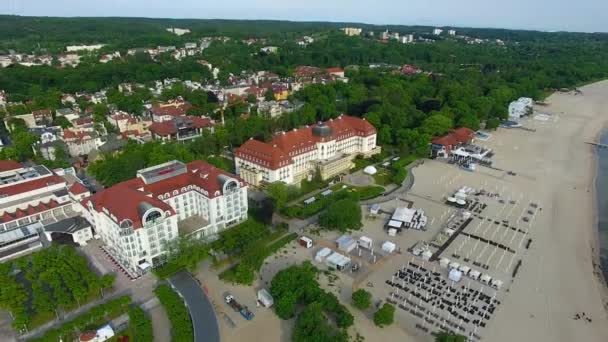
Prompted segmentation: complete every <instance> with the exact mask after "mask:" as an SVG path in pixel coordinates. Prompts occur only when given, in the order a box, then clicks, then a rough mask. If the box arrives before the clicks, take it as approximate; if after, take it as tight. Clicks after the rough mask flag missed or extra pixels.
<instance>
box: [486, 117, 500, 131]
mask: <svg viewBox="0 0 608 342" xmlns="http://www.w3.org/2000/svg"><path fill="white" fill-rule="evenodd" d="M499 125H500V120H499V119H498V118H489V119H488V120H487V121H486V129H489V130H495V129H497V128H498V126H499Z"/></svg>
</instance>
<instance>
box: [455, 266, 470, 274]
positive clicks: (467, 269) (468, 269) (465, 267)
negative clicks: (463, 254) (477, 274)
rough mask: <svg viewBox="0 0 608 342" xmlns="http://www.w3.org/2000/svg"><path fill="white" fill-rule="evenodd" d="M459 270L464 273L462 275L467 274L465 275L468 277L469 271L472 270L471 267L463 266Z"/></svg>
mask: <svg viewBox="0 0 608 342" xmlns="http://www.w3.org/2000/svg"><path fill="white" fill-rule="evenodd" d="M458 270H459V271H460V272H462V274H465V275H466V274H467V273H469V271H470V270H471V268H470V267H469V266H465V265H462V266H460V267H459V268H458Z"/></svg>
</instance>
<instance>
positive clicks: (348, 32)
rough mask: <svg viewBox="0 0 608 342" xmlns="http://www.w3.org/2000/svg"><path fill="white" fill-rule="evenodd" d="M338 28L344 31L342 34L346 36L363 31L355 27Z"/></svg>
mask: <svg viewBox="0 0 608 342" xmlns="http://www.w3.org/2000/svg"><path fill="white" fill-rule="evenodd" d="M340 30H342V32H344V34H345V35H347V36H360V35H361V32H362V31H363V30H362V29H360V28H356V27H343V28H341V29H340Z"/></svg>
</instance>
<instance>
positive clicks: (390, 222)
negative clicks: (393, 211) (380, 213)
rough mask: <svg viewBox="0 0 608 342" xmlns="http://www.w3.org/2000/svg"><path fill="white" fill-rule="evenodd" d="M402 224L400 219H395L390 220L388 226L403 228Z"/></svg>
mask: <svg viewBox="0 0 608 342" xmlns="http://www.w3.org/2000/svg"><path fill="white" fill-rule="evenodd" d="M402 225H403V222H400V221H395V220H390V221H388V226H389V227H393V228H401V226H402Z"/></svg>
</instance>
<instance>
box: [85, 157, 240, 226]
mask: <svg viewBox="0 0 608 342" xmlns="http://www.w3.org/2000/svg"><path fill="white" fill-rule="evenodd" d="M219 175H226V176H229V177H231V178H234V179H236V180H237V181H239V182H240V183H241V184H242V185H244V184H245V182H244V181H243V180H242V179H241V178H239V177H238V176H235V175H232V174H229V173H227V172H225V171H223V170H220V169H218V168H216V167H214V166H212V165H210V164H208V163H206V162H203V161H200V160H197V161H193V162H191V163H189V164H187V172H186V173H183V174H180V175H177V176H175V177H171V178H168V179H165V180H161V181H158V182H155V183H151V184H145V183H144V181H143V180H142V179H141V178H134V179H130V180H128V181H124V182H122V183H118V184H116V185H114V186H112V187H110V188H108V189H106V190H103V191H101V192H98V193H97V194H95V195H93V196H91V197H89V198H87V199H85V200H84V201H82V203H83V205H85V206H86V205H87V203H88V202H91V203H92V204H93V207H94V208H95V210H97V211H102V210H103V209H102V208H106V209H107V210H108V211H109V212H110V213H111V214H112V215H114V216H115V217H116V220H117V223H120V222H121V221H123V220H125V219H130V220H131V221H132V222H133V227H134V228H141V227H142V221H141V219H142V218H141V216H140V215H141V213H140V212H139V210H138V207H139V204H140V203H142V202H145V203H149V204H151V205H153V206H154V207H157V208H159V209H161V210H162V211H165V212H166V211H169V212H170V213H171V215H173V214H174V213H175V211H174V210H173V208H171V206H169V205H168V204H166V203H165V202H163V201H162V200H160V199H158V197H159V196H165V195H167V194H168V195H169V197H171V196H173V191H175V190H178V191H180V193H181V190H182V189H183V188H185V187H188V186H190V185H196V186H198V187H200V188H201V189H204V190H205V191H207V194H206V196H207V197H209V198H214V197H216V196H217V195H216V192H217V191H220V192H221V191H222V186H223V185H222V182H221V181H220V179H219V178H218V176H219Z"/></svg>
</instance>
